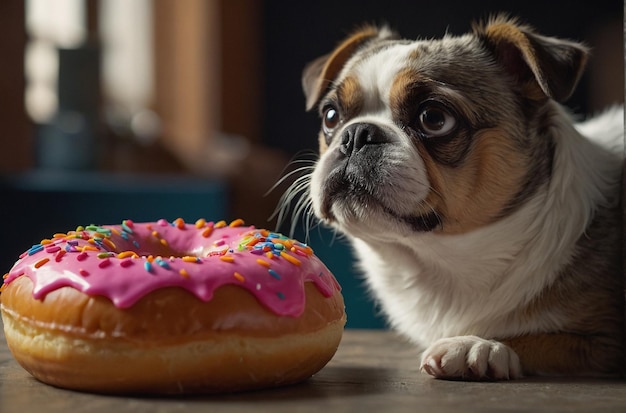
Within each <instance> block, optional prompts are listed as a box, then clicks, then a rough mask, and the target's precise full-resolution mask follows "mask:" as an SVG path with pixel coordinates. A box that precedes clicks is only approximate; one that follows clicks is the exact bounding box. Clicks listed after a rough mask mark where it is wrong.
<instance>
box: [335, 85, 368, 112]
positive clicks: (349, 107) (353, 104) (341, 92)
mask: <svg viewBox="0 0 626 413" xmlns="http://www.w3.org/2000/svg"><path fill="white" fill-rule="evenodd" d="M337 97H338V99H339V102H340V103H341V112H342V113H341V116H342V117H343V118H351V117H353V116H356V115H357V114H358V113H359V112H360V111H361V108H362V107H363V102H364V96H363V89H362V88H361V84H360V83H359V81H358V80H357V78H356V77H355V76H348V77H346V78H345V79H344V80H343V81H342V82H341V84H340V85H339V86H338V87H337Z"/></svg>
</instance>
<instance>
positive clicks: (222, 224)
mask: <svg viewBox="0 0 626 413" xmlns="http://www.w3.org/2000/svg"><path fill="white" fill-rule="evenodd" d="M225 226H226V221H220V222H218V223H216V224H215V228H224V227H225Z"/></svg>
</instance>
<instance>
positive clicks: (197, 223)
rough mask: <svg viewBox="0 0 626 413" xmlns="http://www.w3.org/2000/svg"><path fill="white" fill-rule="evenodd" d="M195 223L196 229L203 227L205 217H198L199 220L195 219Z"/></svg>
mask: <svg viewBox="0 0 626 413" xmlns="http://www.w3.org/2000/svg"><path fill="white" fill-rule="evenodd" d="M195 225H196V228H197V229H200V228H203V227H204V226H205V225H206V219H204V218H200V219H199V220H197V221H196V224H195Z"/></svg>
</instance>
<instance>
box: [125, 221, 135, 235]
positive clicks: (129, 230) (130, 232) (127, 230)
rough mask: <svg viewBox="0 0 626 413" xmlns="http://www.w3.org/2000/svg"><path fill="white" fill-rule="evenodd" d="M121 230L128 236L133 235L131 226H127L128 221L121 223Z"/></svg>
mask: <svg viewBox="0 0 626 413" xmlns="http://www.w3.org/2000/svg"><path fill="white" fill-rule="evenodd" d="M122 230H123V231H124V232H127V233H129V234H133V233H134V231H133V227H132V226H131V225H128V220H126V221H122Z"/></svg>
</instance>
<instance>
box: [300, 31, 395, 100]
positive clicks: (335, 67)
mask: <svg viewBox="0 0 626 413" xmlns="http://www.w3.org/2000/svg"><path fill="white" fill-rule="evenodd" d="M395 36H396V35H395V33H393V32H392V31H391V30H389V29H388V28H381V29H379V28H377V27H375V26H370V25H367V26H363V27H362V28H360V29H358V30H357V31H355V32H354V33H353V34H352V35H350V36H349V37H347V38H346V39H345V40H344V41H342V42H341V43H340V44H339V46H337V47H336V48H335V50H333V51H332V52H331V53H329V54H327V55H324V56H321V57H318V58H317V59H315V60H314V61H312V62H311V63H309V64H308V65H307V66H306V67H305V68H304V72H303V74H302V88H303V89H304V95H305V97H306V109H307V110H311V109H312V108H313V106H315V104H316V103H317V102H318V101H319V99H320V98H321V97H322V95H323V94H324V92H325V91H326V90H327V89H328V87H329V86H330V84H331V82H332V81H333V80H335V78H336V77H337V76H338V75H339V72H340V71H341V69H342V68H343V66H344V64H345V63H346V62H347V61H348V59H349V58H350V57H351V56H352V55H353V54H354V53H355V52H356V51H357V50H358V49H359V48H360V47H361V46H363V45H364V44H366V43H368V42H371V41H373V40H384V39H389V38H392V37H395Z"/></svg>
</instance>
